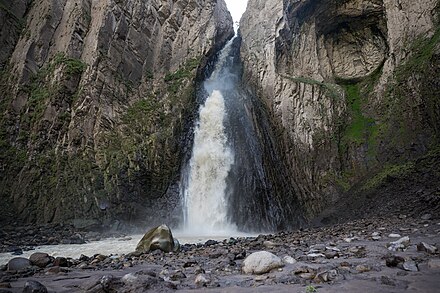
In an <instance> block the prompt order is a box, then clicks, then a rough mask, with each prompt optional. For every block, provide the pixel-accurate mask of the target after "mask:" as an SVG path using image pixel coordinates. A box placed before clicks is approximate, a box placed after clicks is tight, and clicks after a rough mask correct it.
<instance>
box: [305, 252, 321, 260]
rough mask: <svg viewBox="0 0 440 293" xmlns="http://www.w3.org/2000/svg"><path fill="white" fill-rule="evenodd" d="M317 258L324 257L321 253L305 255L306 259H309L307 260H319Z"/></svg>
mask: <svg viewBox="0 0 440 293" xmlns="http://www.w3.org/2000/svg"><path fill="white" fill-rule="evenodd" d="M319 257H325V255H324V254H322V253H309V254H307V258H309V259H315V258H319Z"/></svg>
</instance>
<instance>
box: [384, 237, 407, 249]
mask: <svg viewBox="0 0 440 293" xmlns="http://www.w3.org/2000/svg"><path fill="white" fill-rule="evenodd" d="M409 244H410V240H409V237H408V236H405V237H402V238H400V239H399V240H397V241H394V242H390V243H389V244H388V250H391V251H398V250H402V251H403V250H404V249H406V248H407V247H408V246H409Z"/></svg>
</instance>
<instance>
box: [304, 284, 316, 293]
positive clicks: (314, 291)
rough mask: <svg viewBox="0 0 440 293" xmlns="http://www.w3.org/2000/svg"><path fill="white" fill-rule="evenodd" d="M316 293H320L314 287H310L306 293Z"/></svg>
mask: <svg viewBox="0 0 440 293" xmlns="http://www.w3.org/2000/svg"><path fill="white" fill-rule="evenodd" d="M316 292H318V290H317V289H316V288H315V287H314V286H312V285H308V286H307V287H306V293H316Z"/></svg>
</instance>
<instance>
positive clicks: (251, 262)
mask: <svg viewBox="0 0 440 293" xmlns="http://www.w3.org/2000/svg"><path fill="white" fill-rule="evenodd" d="M283 266H284V264H283V262H282V261H281V259H280V258H279V257H278V256H276V255H275V254H272V253H270V252H267V251H259V252H254V253H252V254H251V255H249V256H248V257H247V258H246V259H245V260H244V261H243V272H244V273H246V274H264V273H267V272H270V271H271V270H273V269H277V268H280V267H283Z"/></svg>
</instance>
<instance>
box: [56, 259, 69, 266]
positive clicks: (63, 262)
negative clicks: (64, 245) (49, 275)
mask: <svg viewBox="0 0 440 293" xmlns="http://www.w3.org/2000/svg"><path fill="white" fill-rule="evenodd" d="M53 265H54V266H57V267H68V266H69V262H68V261H67V258H65V257H60V256H58V257H56V258H55V260H54V262H53Z"/></svg>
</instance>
